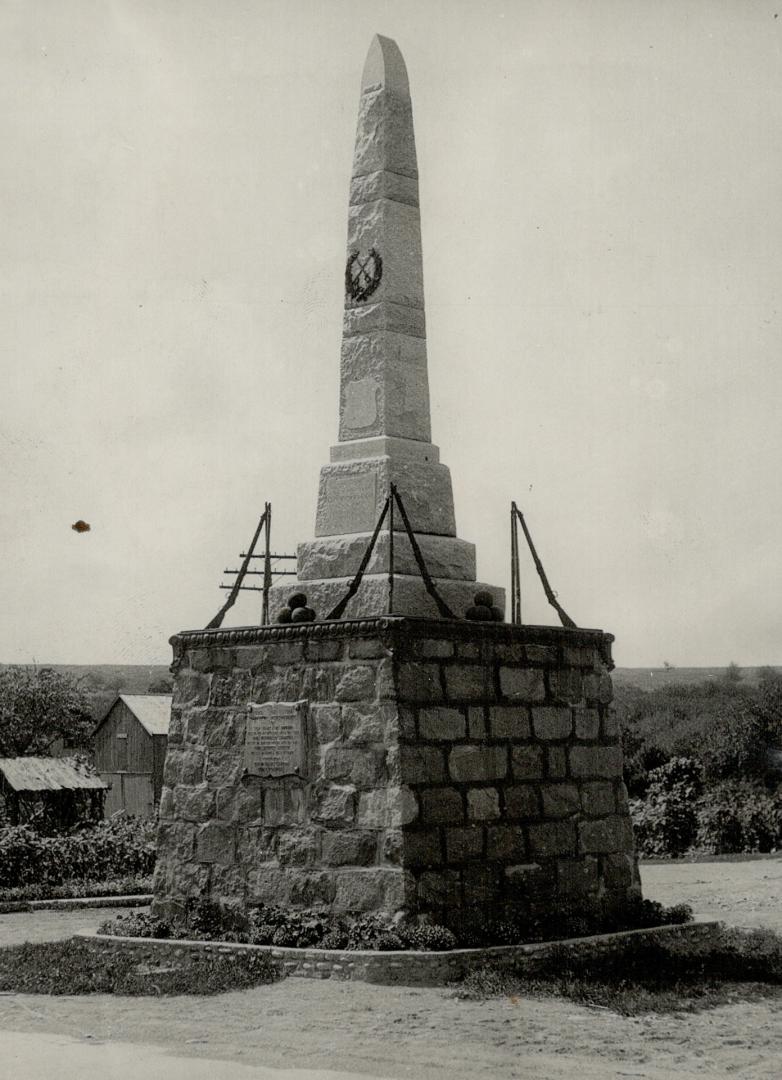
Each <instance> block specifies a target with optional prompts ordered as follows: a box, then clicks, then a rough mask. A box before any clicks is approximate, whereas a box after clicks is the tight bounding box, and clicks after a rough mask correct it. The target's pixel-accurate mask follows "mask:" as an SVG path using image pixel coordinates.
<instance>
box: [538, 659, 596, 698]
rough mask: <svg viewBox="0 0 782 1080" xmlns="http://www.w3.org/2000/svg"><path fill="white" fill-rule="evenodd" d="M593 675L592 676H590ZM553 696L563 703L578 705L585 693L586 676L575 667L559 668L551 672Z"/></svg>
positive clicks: (550, 683) (550, 682)
mask: <svg viewBox="0 0 782 1080" xmlns="http://www.w3.org/2000/svg"><path fill="white" fill-rule="evenodd" d="M589 677H591V676H589ZM548 679H549V686H550V687H551V696H552V697H553V698H554V700H555V701H559V702H561V704H563V705H578V704H579V702H580V701H581V699H582V697H583V695H584V678H583V676H582V674H581V672H580V671H577V670H575V669H574V668H557V669H556V670H554V671H550V672H549V676H548Z"/></svg>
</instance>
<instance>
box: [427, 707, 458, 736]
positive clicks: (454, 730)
mask: <svg viewBox="0 0 782 1080" xmlns="http://www.w3.org/2000/svg"><path fill="white" fill-rule="evenodd" d="M418 730H419V732H420V734H421V738H422V739H433V740H435V739H437V740H448V741H453V740H454V739H463V738H464V736H465V735H466V733H467V721H466V719H465V716H464V713H463V712H461V711H460V710H459V709H449V708H446V707H445V706H444V705H440V706H436V707H434V708H429V709H421V711H420V712H419V714H418Z"/></svg>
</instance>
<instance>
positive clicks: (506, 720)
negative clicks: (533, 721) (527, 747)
mask: <svg viewBox="0 0 782 1080" xmlns="http://www.w3.org/2000/svg"><path fill="white" fill-rule="evenodd" d="M489 730H490V731H491V734H492V737H493V738H495V739H528V738H529V737H530V735H531V734H532V732H531V729H530V722H529V711H528V710H527V709H526V708H525V707H524V706H523V705H492V706H490V708H489Z"/></svg>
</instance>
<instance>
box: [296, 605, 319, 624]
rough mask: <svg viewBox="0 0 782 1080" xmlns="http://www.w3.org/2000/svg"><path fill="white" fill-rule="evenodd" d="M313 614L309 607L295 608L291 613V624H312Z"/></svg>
mask: <svg viewBox="0 0 782 1080" xmlns="http://www.w3.org/2000/svg"><path fill="white" fill-rule="evenodd" d="M314 621H315V612H314V611H313V610H312V608H311V607H297V608H294V609H293V612H292V613H291V622H314Z"/></svg>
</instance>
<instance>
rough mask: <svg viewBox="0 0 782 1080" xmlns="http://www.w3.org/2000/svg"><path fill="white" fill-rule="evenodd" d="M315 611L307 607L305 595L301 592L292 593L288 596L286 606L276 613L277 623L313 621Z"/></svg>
mask: <svg viewBox="0 0 782 1080" xmlns="http://www.w3.org/2000/svg"><path fill="white" fill-rule="evenodd" d="M314 621H315V612H314V611H313V609H312V608H311V607H307V597H306V596H305V594H304V593H303V592H297V593H294V594H293V596H289V597H288V606H287V607H284V608H282V609H281V610H280V611H279V612H278V613H277V622H278V623H288V622H314Z"/></svg>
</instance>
